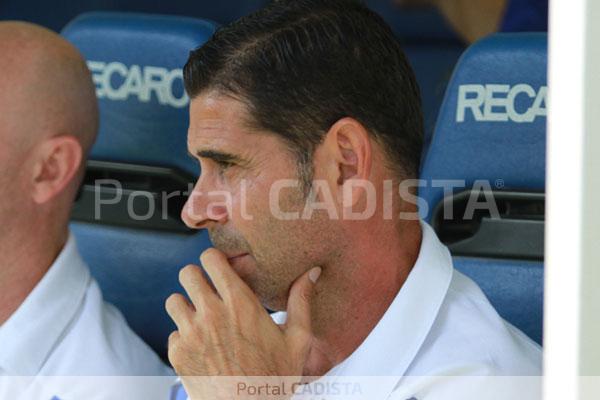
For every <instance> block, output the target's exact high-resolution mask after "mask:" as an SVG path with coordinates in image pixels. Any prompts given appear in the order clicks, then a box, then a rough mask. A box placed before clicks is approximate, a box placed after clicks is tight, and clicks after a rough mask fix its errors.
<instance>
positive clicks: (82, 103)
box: [0, 22, 98, 251]
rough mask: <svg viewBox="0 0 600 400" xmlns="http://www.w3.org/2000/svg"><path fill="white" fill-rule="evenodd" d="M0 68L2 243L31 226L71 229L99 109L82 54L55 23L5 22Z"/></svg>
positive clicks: (49, 233)
mask: <svg viewBox="0 0 600 400" xmlns="http://www.w3.org/2000/svg"><path fill="white" fill-rule="evenodd" d="M0 71H2V73H1V74H0V170H1V171H2V174H0V187H1V188H2V190H1V191H0V220H2V221H4V223H5V224H6V225H7V227H8V229H3V233H1V234H0V250H3V249H4V250H5V251H7V250H8V251H10V249H11V246H9V244H8V243H13V244H14V243H19V244H22V242H23V237H29V236H32V232H35V235H37V239H36V240H37V241H40V242H43V241H44V240H48V238H52V239H53V240H54V238H60V237H62V236H64V235H66V232H67V224H68V221H69V215H70V210H71V208H72V204H73V199H74V197H75V195H76V193H77V190H78V187H79V184H80V181H81V179H82V177H83V173H84V168H85V158H86V154H87V151H88V149H89V148H90V147H91V145H92V144H93V142H94V140H95V136H96V132H97V129H98V110H97V103H96V96H95V87H94V84H93V83H92V79H91V75H90V72H89V70H88V68H87V66H86V63H85V61H84V60H83V58H82V56H81V55H80V54H79V52H78V51H77V49H75V47H73V46H72V45H71V44H69V43H68V42H67V41H66V40H65V39H63V38H62V37H60V36H59V35H57V34H56V33H54V32H52V31H50V30H48V29H45V28H42V27H40V26H36V25H33V24H29V23H24V22H0ZM44 229H45V230H46V231H45V232H42V231H43V230H44ZM19 235H20V236H19ZM35 235H33V236H32V237H34V238H35V237H36V236H35Z"/></svg>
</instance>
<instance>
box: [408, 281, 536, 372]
mask: <svg viewBox="0 0 600 400" xmlns="http://www.w3.org/2000/svg"><path fill="white" fill-rule="evenodd" d="M541 364H542V352H541V348H540V346H539V345H537V344H536V343H535V342H534V341H533V340H531V339H530V338H529V337H527V336H526V335H525V334H524V333H522V332H521V331H519V330H518V329H517V328H515V327H514V326H512V325H511V324H510V323H508V322H507V321H505V320H504V319H502V317H500V315H498V313H497V312H496V310H495V309H494V307H493V306H492V305H491V304H490V302H489V301H488V299H487V298H486V297H485V295H484V294H483V292H482V291H481V289H480V288H479V287H478V286H477V285H476V284H475V283H474V282H473V281H472V280H471V279H469V278H467V277H466V276H464V275H463V274H461V273H460V272H458V271H456V270H455V271H454V272H453V276H452V281H451V284H450V287H449V288H448V292H447V294H446V298H445V299H444V302H443V304H442V306H441V307H440V309H439V313H438V315H437V318H436V320H435V322H434V324H433V326H432V327H431V330H430V332H429V334H428V336H427V338H426V340H425V342H424V343H423V345H422V346H421V349H420V350H419V354H418V356H417V357H416V359H415V362H414V363H413V366H412V368H411V371H410V374H414V375H429V374H438V373H439V374H453V373H454V372H453V370H456V374H466V375H471V374H474V375H477V374H479V375H540V374H541ZM433 366H435V367H433ZM460 371H463V372H462V373H461V372H460Z"/></svg>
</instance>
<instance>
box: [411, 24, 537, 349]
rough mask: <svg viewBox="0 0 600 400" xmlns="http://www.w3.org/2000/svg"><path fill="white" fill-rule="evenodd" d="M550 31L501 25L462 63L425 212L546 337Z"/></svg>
mask: <svg viewBox="0 0 600 400" xmlns="http://www.w3.org/2000/svg"><path fill="white" fill-rule="evenodd" d="M546 66H547V36H546V34H545V33H519V34H496V35H493V36H490V37H488V38H486V39H483V40H482V41H480V42H478V43H476V44H474V45H473V46H471V47H470V48H469V49H468V50H467V51H466V52H465V54H464V55H463V56H462V57H461V59H460V61H459V63H458V64H457V67H456V69H455V71H454V74H453V76H452V79H451V81H450V84H449V86H448V89H447V91H446V95H445V98H444V102H443V105H442V108H441V110H440V114H439V118H438V121H437V125H436V130H435V133H434V136H433V139H432V142H431V146H430V148H429V150H428V153H427V155H426V157H425V160H424V163H423V165H422V171H421V178H422V179H423V181H422V183H421V186H420V190H419V194H420V198H421V199H422V200H423V201H422V203H421V204H420V213H421V215H422V216H423V217H424V218H425V219H426V220H427V221H428V222H430V223H431V224H432V225H433V226H434V228H435V229H436V231H437V233H438V235H439V236H440V238H441V239H442V241H443V242H445V243H446V244H447V245H448V247H449V248H450V251H451V252H452V253H453V255H454V256H455V266H456V267H457V268H458V269H459V270H462V271H463V272H465V273H467V274H468V275H470V276H471V277H472V278H474V279H475V280H476V281H477V282H478V283H479V284H480V286H481V287H482V288H483V289H484V292H485V293H486V294H487V296H488V297H489V298H490V300H491V302H492V304H494V305H495V306H496V308H497V309H498V311H499V313H500V314H501V315H502V316H503V317H505V318H506V319H507V320H508V321H509V322H512V323H513V324H514V325H516V326H517V327H519V328H521V329H522V330H523V331H525V333H527V334H528V335H529V336H530V337H532V338H533V339H535V340H536V341H538V342H540V343H541V339H542V297H543V243H544V242H543V235H544V189H545V144H546V92H547V88H546Z"/></svg>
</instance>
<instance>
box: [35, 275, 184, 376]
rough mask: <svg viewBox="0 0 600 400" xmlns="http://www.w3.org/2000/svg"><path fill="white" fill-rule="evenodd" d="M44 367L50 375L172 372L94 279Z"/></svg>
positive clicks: (153, 373)
mask: <svg viewBox="0 0 600 400" xmlns="http://www.w3.org/2000/svg"><path fill="white" fill-rule="evenodd" d="M44 369H45V370H46V372H47V374H50V375H101V376H108V375H112V376H117V375H121V376H157V375H172V371H171V370H170V369H169V368H168V367H167V366H166V365H165V364H163V363H162V361H161V360H160V358H159V357H158V356H157V355H156V353H154V352H153V351H152V349H151V348H150V347H149V346H148V345H147V344H146V343H145V342H144V341H142V339H140V338H139V337H138V336H137V335H136V334H135V333H134V332H133V331H132V330H131V328H130V327H129V326H128V324H127V322H126V320H125V318H124V317H123V315H122V314H121V313H120V312H119V311H118V310H117V309H116V308H115V307H114V306H112V305H111V304H108V303H106V302H105V301H104V300H103V298H102V294H101V292H100V289H99V287H98V285H97V283H96V282H95V281H94V280H92V281H91V283H90V285H89V286H88V288H87V291H86V294H85V299H84V301H83V303H82V305H81V308H80V310H79V312H78V315H77V316H76V317H75V318H74V320H73V321H72V322H71V324H70V326H69V327H68V328H67V330H66V332H65V335H64V337H63V338H62V339H61V341H60V343H59V344H58V346H57V347H56V348H55V350H54V351H53V353H52V355H51V357H50V359H49V360H48V362H47V363H46V365H45V366H44Z"/></svg>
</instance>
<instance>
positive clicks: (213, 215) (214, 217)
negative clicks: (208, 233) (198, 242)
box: [181, 182, 229, 229]
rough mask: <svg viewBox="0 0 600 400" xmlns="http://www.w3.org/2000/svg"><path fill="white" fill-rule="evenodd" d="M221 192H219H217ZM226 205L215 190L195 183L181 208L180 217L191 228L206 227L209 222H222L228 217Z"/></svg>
mask: <svg viewBox="0 0 600 400" xmlns="http://www.w3.org/2000/svg"><path fill="white" fill-rule="evenodd" d="M218 193H221V192H218ZM228 215H229V212H228V207H227V205H226V204H224V202H223V198H222V197H221V198H219V196H217V195H215V191H207V190H205V189H204V188H202V186H201V185H200V182H198V183H197V184H196V186H195V187H194V190H193V191H192V193H190V197H189V198H188V200H187V201H186V203H185V205H184V206H183V209H182V210H181V219H182V220H183V222H184V223H185V224H186V225H187V226H188V227H189V228H192V229H203V228H208V227H209V226H210V225H211V224H218V223H224V222H225V221H226V220H227V218H228Z"/></svg>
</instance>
